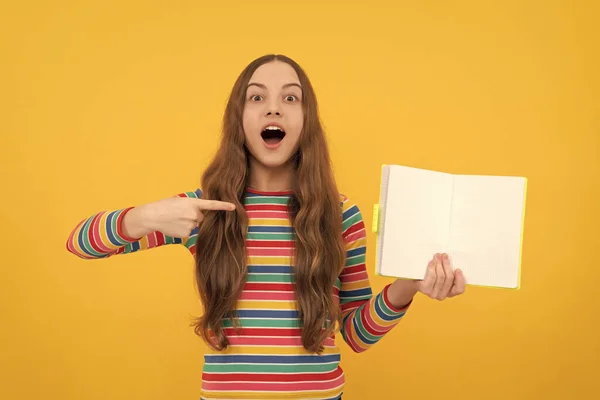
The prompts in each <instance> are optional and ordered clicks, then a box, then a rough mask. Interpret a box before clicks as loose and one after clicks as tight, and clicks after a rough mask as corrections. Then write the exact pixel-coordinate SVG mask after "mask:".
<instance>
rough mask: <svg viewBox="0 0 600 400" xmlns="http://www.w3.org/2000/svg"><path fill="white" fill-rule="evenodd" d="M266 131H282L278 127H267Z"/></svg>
mask: <svg viewBox="0 0 600 400" xmlns="http://www.w3.org/2000/svg"><path fill="white" fill-rule="evenodd" d="M265 130H270V131H281V130H282V129H281V128H280V127H278V126H267V127H266V128H265Z"/></svg>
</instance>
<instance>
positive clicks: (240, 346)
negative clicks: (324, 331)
mask: <svg viewBox="0 0 600 400" xmlns="http://www.w3.org/2000/svg"><path fill="white" fill-rule="evenodd" d="M290 195H291V192H289V191H279V192H262V191H257V190H254V189H248V190H247V196H246V197H245V200H244V205H245V209H246V212H247V214H248V218H249V225H248V232H247V238H246V239H247V242H246V244H247V251H248V279H247V282H246V283H245V286H244V290H243V293H242V295H241V298H240V299H239V302H238V310H239V317H240V322H241V325H242V330H241V332H240V333H239V336H238V335H237V334H236V332H235V331H234V330H233V328H232V327H231V323H230V321H229V320H224V324H225V327H226V329H225V332H226V334H227V336H228V339H229V342H230V346H229V347H228V348H227V349H226V350H224V351H221V352H217V351H214V350H211V349H209V350H207V353H206V354H205V357H204V366H203V373H202V388H201V399H340V398H341V395H342V393H343V388H344V372H343V370H342V368H341V367H340V351H339V348H338V347H337V345H336V343H335V337H331V338H329V339H327V340H326V342H325V343H324V344H325V351H324V352H323V354H321V355H317V354H311V353H310V352H308V351H307V350H305V349H304V348H303V346H302V342H301V337H300V324H299V319H298V313H297V307H296V302H295V295H294V289H293V280H294V276H293V265H292V263H291V259H292V252H293V249H294V242H293V240H292V237H293V236H292V234H293V227H292V226H291V223H290V220H289V218H288V215H287V212H286V204H287V202H288V200H289V198H290ZM179 196H181V197H184V196H185V197H193V198H201V196H202V191H201V190H200V189H198V190H196V191H195V192H187V193H182V194H179ZM340 199H341V202H340V203H341V207H342V212H343V238H344V242H345V244H346V251H347V258H346V266H345V268H344V270H343V271H342V273H341V274H340V276H339V278H338V279H337V282H336V284H335V287H333V288H332V290H333V293H334V296H336V298H337V299H336V300H338V301H339V303H340V306H341V309H342V314H343V324H342V326H341V328H340V333H341V336H342V338H343V340H344V341H345V342H346V343H347V345H349V347H350V348H351V349H352V350H353V351H355V352H362V351H364V350H366V349H368V348H369V347H371V346H373V345H374V344H375V343H377V341H379V340H380V339H381V338H382V337H383V336H384V335H385V334H386V333H387V332H388V331H390V329H392V328H393V327H394V326H396V324H397V323H398V322H399V321H400V319H401V318H402V316H403V315H404V313H405V311H406V308H408V305H407V306H406V307H403V308H401V309H398V308H396V307H394V306H393V305H392V304H391V303H390V301H389V300H388V297H387V290H388V288H389V285H388V286H385V287H384V289H383V290H382V291H381V293H379V294H377V295H375V296H374V295H373V293H372V290H371V286H370V283H369V277H368V274H367V269H366V266H365V256H366V247H367V246H366V231H365V224H364V221H363V218H362V215H361V212H360V210H359V208H358V207H357V205H356V204H353V203H352V202H351V201H350V200H349V199H348V197H346V196H344V195H340ZM130 209H131V207H129V208H124V209H120V210H114V211H103V212H100V213H98V214H96V215H93V216H91V217H89V218H86V219H84V220H83V221H81V222H80V223H79V224H78V225H77V226H76V227H75V228H74V230H73V231H72V233H71V234H70V236H69V238H68V241H67V249H68V250H69V251H70V252H71V253H73V254H75V255H77V256H79V257H81V258H84V259H98V258H106V257H110V256H113V255H117V254H126V253H133V252H136V251H140V250H146V249H151V248H155V247H158V246H162V245H169V244H181V245H183V246H185V247H187V248H188V249H189V251H190V252H191V253H192V255H195V243H196V236H197V228H196V229H195V230H194V231H192V232H191V234H190V235H189V237H184V238H174V237H168V236H165V235H163V234H162V233H160V232H153V233H151V234H149V235H147V236H145V237H142V238H140V239H136V238H130V237H127V236H126V235H125V234H124V232H123V230H122V228H121V223H122V221H123V216H124V215H125V214H126V213H127V212H128V211H129V210H130Z"/></svg>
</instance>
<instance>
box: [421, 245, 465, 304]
mask: <svg viewBox="0 0 600 400" xmlns="http://www.w3.org/2000/svg"><path fill="white" fill-rule="evenodd" d="M465 286H466V283H465V277H464V275H463V273H462V271H461V270H460V269H456V270H453V269H452V266H451V265H450V259H449V258H448V255H447V254H445V253H444V254H436V255H435V256H434V257H433V259H432V260H431V261H429V264H428V265H427V272H426V273H425V278H423V280H422V281H417V290H418V291H419V292H421V293H423V294H424V295H426V296H429V297H430V298H432V299H436V300H444V299H445V298H447V297H454V296H458V295H459V294H463V293H464V292H465Z"/></svg>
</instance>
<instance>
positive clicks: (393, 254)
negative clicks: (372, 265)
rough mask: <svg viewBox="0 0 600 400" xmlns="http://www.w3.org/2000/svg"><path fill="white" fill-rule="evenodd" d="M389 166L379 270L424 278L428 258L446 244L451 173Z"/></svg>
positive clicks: (391, 273)
mask: <svg viewBox="0 0 600 400" xmlns="http://www.w3.org/2000/svg"><path fill="white" fill-rule="evenodd" d="M388 168H390V170H389V179H388V183H387V185H388V187H387V199H382V204H381V205H380V207H382V208H384V209H383V210H381V211H380V212H382V217H383V218H382V226H381V228H382V231H381V232H380V235H383V236H382V239H383V240H381V241H380V251H381V266H380V269H379V271H380V274H382V275H387V276H394V277H400V278H410V279H423V277H424V276H425V272H426V269H427V263H428V262H429V260H431V259H432V258H433V255H434V254H435V253H436V252H443V251H444V249H446V247H447V241H448V232H449V224H450V201H451V197H452V182H453V177H452V175H450V174H446V173H442V172H437V171H428V170H422V169H417V168H411V167H404V166H397V165H393V166H389V167H388ZM384 185H385V182H384Z"/></svg>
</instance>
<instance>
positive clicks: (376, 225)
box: [371, 204, 379, 233]
mask: <svg viewBox="0 0 600 400" xmlns="http://www.w3.org/2000/svg"><path fill="white" fill-rule="evenodd" d="M371 229H372V231H373V232H374V233H377V231H378V230H379V204H375V205H373V226H372V228H371Z"/></svg>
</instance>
